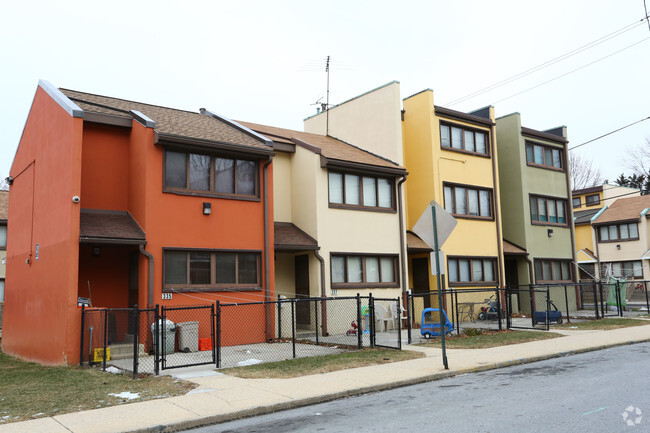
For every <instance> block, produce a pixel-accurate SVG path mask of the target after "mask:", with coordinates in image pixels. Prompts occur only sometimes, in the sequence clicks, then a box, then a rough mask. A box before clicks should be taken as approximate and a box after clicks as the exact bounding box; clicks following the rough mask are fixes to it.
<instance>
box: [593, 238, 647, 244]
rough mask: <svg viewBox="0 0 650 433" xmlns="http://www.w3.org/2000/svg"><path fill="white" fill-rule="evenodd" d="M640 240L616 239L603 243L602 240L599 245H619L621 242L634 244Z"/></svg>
mask: <svg viewBox="0 0 650 433" xmlns="http://www.w3.org/2000/svg"><path fill="white" fill-rule="evenodd" d="M638 240H639V238H631V239H615V240H609V241H601V240H599V241H598V243H599V244H617V243H620V242H634V241H638Z"/></svg>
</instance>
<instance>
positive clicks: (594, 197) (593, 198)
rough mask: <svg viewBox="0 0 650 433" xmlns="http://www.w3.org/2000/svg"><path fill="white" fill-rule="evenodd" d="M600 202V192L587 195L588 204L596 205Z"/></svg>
mask: <svg viewBox="0 0 650 433" xmlns="http://www.w3.org/2000/svg"><path fill="white" fill-rule="evenodd" d="M597 204H600V196H599V195H598V194H592V195H588V196H586V197H585V205H586V206H594V205H597Z"/></svg>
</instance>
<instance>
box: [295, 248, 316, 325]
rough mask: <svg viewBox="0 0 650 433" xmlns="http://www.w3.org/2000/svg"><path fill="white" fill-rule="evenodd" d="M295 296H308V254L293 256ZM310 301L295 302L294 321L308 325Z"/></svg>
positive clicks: (309, 321)
mask: <svg viewBox="0 0 650 433" xmlns="http://www.w3.org/2000/svg"><path fill="white" fill-rule="evenodd" d="M294 265H295V270H294V273H295V281H296V298H298V299H300V298H309V256H308V255H307V254H303V255H300V256H296V257H295V258H294ZM310 305H312V303H311V302H300V301H299V302H297V303H296V323H297V324H299V325H309V324H310V323H311V308H310Z"/></svg>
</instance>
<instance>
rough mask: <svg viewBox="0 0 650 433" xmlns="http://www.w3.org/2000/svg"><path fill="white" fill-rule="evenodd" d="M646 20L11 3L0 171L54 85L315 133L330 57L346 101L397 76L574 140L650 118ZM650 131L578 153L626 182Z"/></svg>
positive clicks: (464, 9) (598, 4) (413, 5)
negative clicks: (633, 155)
mask: <svg viewBox="0 0 650 433" xmlns="http://www.w3.org/2000/svg"><path fill="white" fill-rule="evenodd" d="M644 16H645V11H644V2H643V0H598V1H593V0H590V1H587V0H543V1H537V0H526V1H522V0H494V1H485V0H468V1H462V0H454V1H444V2H443V1H434V0H428V1H408V0H405V1H403V2H401V3H400V2H395V1H379V0H373V1H361V0H357V1H352V0H347V1H338V0H328V1H320V2H315V1H307V0H298V1H281V0H278V1H268V0H266V1H245V0H244V1H228V2H224V1H210V2H208V1H196V2H195V1H191V2H179V1H174V2H170V1H160V0H159V1H155V2H149V1H136V0H131V1H128V2H125V1H111V2H95V1H87V0H86V1H57V2H54V1H29V0H22V1H20V2H10V1H4V2H2V4H1V5H0V65H1V66H2V67H1V69H0V77H1V78H2V83H3V85H2V87H1V90H0V100H1V101H2V103H1V105H0V111H1V112H0V176H1V177H5V176H7V175H8V174H9V169H10V166H11V163H12V161H13V157H14V154H15V151H16V147H17V145H18V142H19V140H20V136H21V133H22V130H23V127H24V124H25V120H26V118H27V114H28V112H29V108H30V105H31V103H32V99H33V97H34V93H35V91H36V87H37V84H38V80H39V79H45V80H47V81H49V82H51V83H52V84H53V85H55V86H57V87H61V88H68V89H74V90H79V91H84V92H89V93H95V94H100V95H106V96H114V97H119V98H124V99H130V100H135V101H140V102H147V103H152V104H158V105H163V106H168V107H173V108H180V109H186V110H192V111H198V109H199V108H201V107H205V108H208V109H209V110H212V111H215V112H217V113H219V114H222V115H224V116H226V117H229V118H232V119H238V120H245V121H250V122H256V123H263V124H267V125H273V126H278V127H284V128H291V129H298V130H302V120H303V119H304V118H305V117H307V116H310V115H312V114H314V113H315V112H316V106H314V105H312V104H314V103H315V102H316V101H317V100H319V99H320V98H323V101H324V97H325V94H326V74H325V58H326V57H327V56H331V59H332V62H331V66H330V68H331V75H330V103H332V104H336V103H340V102H344V101H345V100H347V99H350V98H352V97H354V96H356V95H358V94H361V93H364V92H366V91H368V90H371V89H374V88H377V87H379V86H381V85H384V84H386V83H388V82H390V81H393V80H397V81H399V82H400V85H401V91H402V97H403V98H405V97H407V96H410V95H412V94H414V93H417V92H419V91H421V90H423V89H427V88H430V89H433V91H434V101H435V103H436V105H442V106H446V107H449V108H453V109H456V110H461V111H472V110H474V109H477V108H481V107H484V106H486V105H493V106H494V107H495V109H496V113H497V116H503V115H506V114H509V113H512V112H515V111H516V112H519V113H521V116H522V122H523V124H524V126H527V127H530V128H534V129H540V130H544V129H549V128H552V127H556V126H561V125H566V126H567V127H568V134H569V140H570V146H575V145H578V144H580V143H583V142H585V141H587V140H590V139H592V138H595V137H598V136H600V135H602V134H605V133H607V132H610V131H612V130H615V129H618V128H620V127H622V126H625V125H627V124H630V123H633V122H636V121H638V120H641V119H644V118H646V117H648V116H650V103H649V102H648V101H649V99H650V98H649V96H650V85H649V77H650V40H649V38H650V28H649V26H648V23H647V22H642V19H643V18H644ZM623 30H625V31H623ZM618 31H621V32H620V33H616V32H618ZM612 34H614V35H612ZM607 35H612V37H611V38H610V39H608V40H605V41H601V42H602V43H598V44H595V45H593V46H592V47H591V48H589V49H585V50H583V51H580V52H576V53H574V54H573V55H571V56H568V57H567V58H566V59H565V60H563V61H558V62H556V63H554V64H551V65H550V66H548V67H545V68H542V69H540V70H538V71H536V72H534V73H531V74H528V75H526V76H525V77H524V78H522V79H519V80H515V81H512V82H509V83H507V84H506V85H503V86H499V87H497V88H495V89H493V90H491V91H489V92H485V93H482V94H480V95H479V96H476V97H473V98H471V99H468V100H466V101H464V102H462V103H458V104H454V105H452V102H454V101H455V100H457V99H459V98H463V97H465V96H467V95H469V94H472V93H474V92H476V91H479V90H481V89H485V88H486V87H488V86H491V85H493V84H495V83H499V82H502V81H503V80H506V79H509V78H510V77H513V76H515V75H517V74H519V73H522V72H525V71H529V70H530V69H531V68H535V67H537V66H539V65H541V64H544V63H546V62H549V61H551V60H553V59H556V58H558V57H559V56H562V55H564V54H567V53H570V52H572V51H574V50H577V49H579V48H581V47H584V46H585V45H587V44H590V43H592V42H596V41H599V40H601V38H603V37H605V36H607ZM589 64H591V65H589ZM572 71H574V72H572ZM565 74H568V75H565ZM563 75H564V76H563ZM544 83H547V84H544ZM647 138H650V120H649V121H645V122H641V123H639V124H637V125H635V126H632V127H630V128H627V129H625V130H624V131H622V132H619V133H617V134H613V135H611V136H609V137H607V138H605V139H602V140H598V141H596V142H594V143H592V144H588V145H585V146H583V147H581V148H580V149H579V150H576V151H574V152H580V153H581V154H582V155H585V156H587V157H589V158H592V159H593V160H594V163H595V165H597V166H598V167H599V168H600V169H601V172H602V174H603V176H604V177H605V178H608V179H610V181H613V180H614V178H616V177H617V176H618V174H620V173H621V172H622V171H627V172H629V170H627V169H626V168H625V167H624V166H623V161H622V159H623V156H624V153H625V149H627V148H629V147H633V146H642V145H644V143H645V142H646V139H647Z"/></svg>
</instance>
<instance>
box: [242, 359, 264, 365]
mask: <svg viewBox="0 0 650 433" xmlns="http://www.w3.org/2000/svg"><path fill="white" fill-rule="evenodd" d="M262 362H264V361H262V360H260V359H255V358H251V359H247V360H246V361H240V362H238V363H237V366H238V367H244V366H246V365H255V364H261V363H262Z"/></svg>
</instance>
